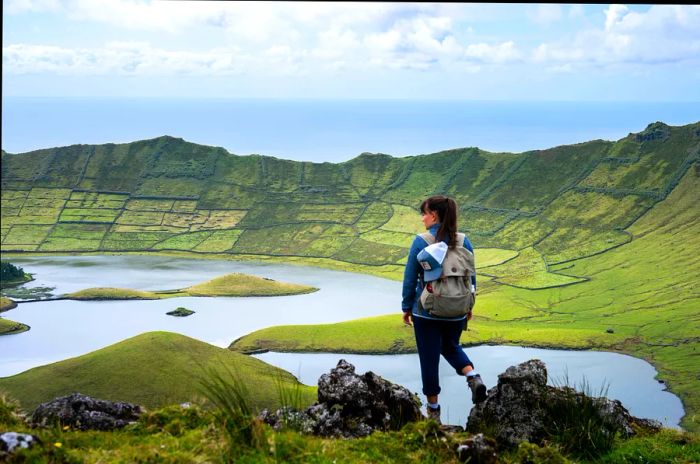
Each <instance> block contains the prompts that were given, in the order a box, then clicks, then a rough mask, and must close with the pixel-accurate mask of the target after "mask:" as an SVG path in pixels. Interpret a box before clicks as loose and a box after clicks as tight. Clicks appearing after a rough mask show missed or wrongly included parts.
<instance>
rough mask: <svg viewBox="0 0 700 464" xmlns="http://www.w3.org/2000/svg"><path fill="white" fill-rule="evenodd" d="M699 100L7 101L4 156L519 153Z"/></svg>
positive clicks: (642, 122) (611, 130)
mask: <svg viewBox="0 0 700 464" xmlns="http://www.w3.org/2000/svg"><path fill="white" fill-rule="evenodd" d="M699 108H700V104H699V103H698V102H669V103H663V102H650V103H639V102H575V101H566V102H523V101H516V102H510V101H445V100H298V99H285V100H276V99H242V98H239V99H234V98H230V99H194V98H180V99H162V98H72V97H61V98H58V97H51V98H40V97H3V98H2V131H3V137H2V149H3V150H5V151H6V152H8V153H24V152H28V151H33V150H38V149H43V148H52V147H58V146H67V145H74V144H106V143H127V142H133V141H136V140H143V139H151V138H155V137H159V136H163V135H170V136H173V137H179V138H183V139H185V140H187V141H189V142H193V143H198V144H202V145H210V146H217V147H223V148H225V149H226V150H228V151H229V152H230V153H233V154H236V155H249V154H261V155H268V156H274V157H276V158H283V159H292V160H297V161H313V162H326V161H328V162H343V161H347V160H349V159H352V158H355V157H357V156H359V155H360V154H361V153H364V152H370V153H386V154H389V155H392V156H397V157H401V156H410V155H421V154H428V153H435V152H439V151H443V150H449V149H454V148H465V147H478V148H480V149H482V150H485V151H489V152H510V153H521V152H526V151H531V150H540V149H547V148H552V147H556V146H560V145H571V144H576V143H581V142H587V141H590V140H597V139H602V140H618V139H620V138H623V137H625V136H626V135H628V134H629V133H632V132H639V131H642V130H644V128H645V127H646V126H647V125H648V124H650V123H653V122H656V121H661V122H664V123H666V124H669V125H672V126H677V125H685V124H690V123H693V122H697V121H698V120H700V109H699Z"/></svg>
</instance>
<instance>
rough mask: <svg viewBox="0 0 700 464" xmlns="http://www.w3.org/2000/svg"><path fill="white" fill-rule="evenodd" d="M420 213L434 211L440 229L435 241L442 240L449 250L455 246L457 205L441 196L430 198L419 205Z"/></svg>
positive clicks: (450, 199)
mask: <svg viewBox="0 0 700 464" xmlns="http://www.w3.org/2000/svg"><path fill="white" fill-rule="evenodd" d="M420 210H421V212H423V213H425V212H428V211H435V212H437V214H438V219H439V221H440V228H439V229H438V231H437V237H436V238H437V239H438V240H444V241H446V242H447V245H448V246H449V247H450V248H454V246H455V245H456V244H457V203H456V202H455V201H454V200H453V199H452V198H448V197H445V196H442V195H436V196H432V197H430V198H428V199H426V200H425V201H423V203H421V205H420Z"/></svg>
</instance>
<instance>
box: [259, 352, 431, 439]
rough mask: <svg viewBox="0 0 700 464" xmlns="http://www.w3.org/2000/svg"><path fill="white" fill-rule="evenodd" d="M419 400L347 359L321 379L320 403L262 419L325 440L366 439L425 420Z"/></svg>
mask: <svg viewBox="0 0 700 464" xmlns="http://www.w3.org/2000/svg"><path fill="white" fill-rule="evenodd" d="M420 404H421V403H420V400H419V399H418V398H417V397H416V396H415V395H414V394H413V393H411V392H410V391H409V390H408V389H406V388H404V387H402V386H400V385H395V384H393V383H391V382H389V381H387V380H385V379H383V378H382V377H380V376H378V375H376V374H375V373H373V372H367V373H365V374H363V375H357V374H356V373H355V366H353V365H352V364H350V363H348V362H347V361H345V360H344V359H341V360H340V361H339V362H338V365H337V366H336V367H335V368H334V369H331V371H330V373H328V374H323V375H322V376H321V377H320V378H319V380H318V402H317V403H316V404H314V405H312V406H310V407H308V408H307V409H305V410H303V411H294V410H292V409H289V408H286V409H280V410H277V411H276V412H270V411H267V410H264V411H263V412H262V413H261V414H260V416H259V417H260V419H261V420H263V421H264V422H265V423H267V424H269V425H271V426H272V427H273V428H275V429H280V428H282V427H284V426H285V425H292V426H293V427H295V428H297V429H299V430H301V431H302V432H305V433H312V434H315V435H321V436H325V437H345V438H355V437H364V436H367V435H369V434H371V433H372V432H373V431H374V430H398V429H400V428H401V427H403V426H404V425H405V424H406V423H408V422H412V421H417V420H419V419H421V418H422V417H423V415H422V413H421V411H420Z"/></svg>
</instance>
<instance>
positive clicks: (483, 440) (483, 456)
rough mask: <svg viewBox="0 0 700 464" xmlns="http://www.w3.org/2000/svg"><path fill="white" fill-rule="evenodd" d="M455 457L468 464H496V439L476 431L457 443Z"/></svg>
mask: <svg viewBox="0 0 700 464" xmlns="http://www.w3.org/2000/svg"><path fill="white" fill-rule="evenodd" d="M456 452H457V458H458V459H459V461H460V462H468V463H470V464H496V462H498V453H496V441H495V440H494V439H493V438H488V437H484V434H483V433H477V434H476V435H473V436H471V437H469V438H468V439H466V440H464V441H463V442H461V443H458V444H457V449H456Z"/></svg>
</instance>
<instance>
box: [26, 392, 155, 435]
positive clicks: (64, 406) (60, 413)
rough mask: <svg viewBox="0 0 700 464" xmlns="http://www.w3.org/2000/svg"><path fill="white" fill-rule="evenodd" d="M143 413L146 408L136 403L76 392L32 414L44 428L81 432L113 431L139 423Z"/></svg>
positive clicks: (35, 423) (46, 404) (34, 421)
mask: <svg viewBox="0 0 700 464" xmlns="http://www.w3.org/2000/svg"><path fill="white" fill-rule="evenodd" d="M143 412H144V409H143V408H142V407H141V406H138V405H135V404H131V403H124V402H113V401H105V400H99V399H95V398H91V397H89V396H85V395H81V394H80V393H73V394H72V395H68V396H62V397H60V398H56V399H54V400H51V401H49V402H48V403H42V404H40V405H39V406H38V407H37V408H36V410H35V411H34V413H33V414H32V417H31V422H32V424H34V425H36V426H42V427H46V426H51V425H53V424H55V423H57V422H58V423H60V424H61V425H68V426H70V427H72V428H75V429H78V430H113V429H117V428H121V427H124V426H125V425H128V424H131V423H133V422H136V421H137V420H138V418H139V416H140V415H141V414H142V413H143Z"/></svg>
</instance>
